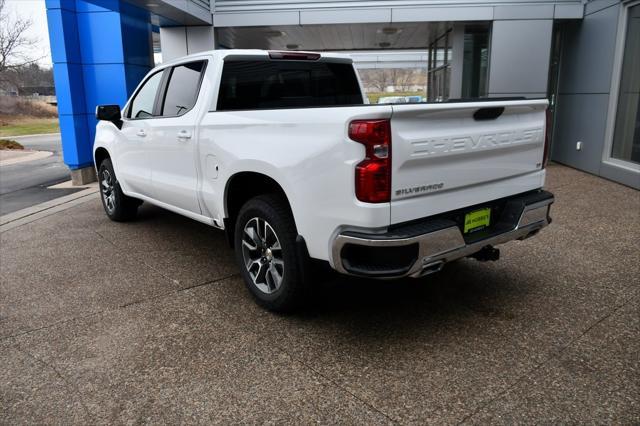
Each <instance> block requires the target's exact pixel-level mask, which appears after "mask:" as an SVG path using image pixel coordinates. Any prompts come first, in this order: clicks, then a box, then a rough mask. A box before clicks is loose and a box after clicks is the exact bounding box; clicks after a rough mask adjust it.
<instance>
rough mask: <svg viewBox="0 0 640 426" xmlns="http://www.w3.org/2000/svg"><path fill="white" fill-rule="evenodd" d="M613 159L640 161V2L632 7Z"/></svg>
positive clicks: (617, 109) (623, 64) (622, 73)
mask: <svg viewBox="0 0 640 426" xmlns="http://www.w3.org/2000/svg"><path fill="white" fill-rule="evenodd" d="M622 58H623V59H622V72H621V75H620V90H619V92H618V105H617V108H616V118H615V127H614V133H613V144H612V148H611V158H614V159H617V160H622V161H625V162H630V163H633V164H640V4H636V5H635V6H632V7H629V9H628V15H627V28H626V37H625V45H624V53H623V56H622Z"/></svg>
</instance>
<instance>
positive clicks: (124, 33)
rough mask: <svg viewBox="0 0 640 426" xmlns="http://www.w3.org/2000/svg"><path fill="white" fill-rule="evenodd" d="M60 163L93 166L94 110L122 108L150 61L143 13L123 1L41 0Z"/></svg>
mask: <svg viewBox="0 0 640 426" xmlns="http://www.w3.org/2000/svg"><path fill="white" fill-rule="evenodd" d="M46 6H47V20H48V23H49V38H50V42H51V52H52V59H53V62H54V64H53V74H54V80H55V85H56V94H57V96H58V115H59V119H60V132H61V134H62V151H63V158H64V162H65V164H67V166H69V168H71V169H77V168H82V167H87V166H91V165H92V164H93V158H92V157H93V153H92V151H93V141H94V138H95V127H96V124H97V123H96V119H95V117H94V114H95V108H96V106H97V105H100V104H118V105H120V106H121V107H122V106H124V104H125V102H126V100H127V98H128V97H129V95H130V94H131V92H132V91H133V90H134V89H135V87H136V86H137V84H138V83H139V81H140V80H141V79H142V77H144V75H145V74H146V73H147V72H148V71H149V69H150V68H151V67H152V64H153V53H152V44H151V43H152V41H151V24H150V19H149V14H148V12H146V11H144V10H142V9H139V8H136V7H135V6H132V5H130V4H129V3H125V2H124V1H123V0H46Z"/></svg>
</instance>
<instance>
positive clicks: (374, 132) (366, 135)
mask: <svg viewBox="0 0 640 426" xmlns="http://www.w3.org/2000/svg"><path fill="white" fill-rule="evenodd" d="M349 138H351V139H352V140H354V141H356V142H359V143H361V144H363V145H364V146H365V159H364V160H362V161H361V162H360V163H358V165H356V197H357V198H358V200H360V201H364V202H365V203H387V202H389V201H390V200H391V124H390V123H389V120H354V121H352V122H351V123H349Z"/></svg>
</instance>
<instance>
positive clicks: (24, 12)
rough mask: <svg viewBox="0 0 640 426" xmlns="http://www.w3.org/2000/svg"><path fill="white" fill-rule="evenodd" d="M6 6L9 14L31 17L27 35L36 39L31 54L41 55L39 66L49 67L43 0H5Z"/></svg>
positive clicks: (47, 35)
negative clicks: (31, 23)
mask: <svg viewBox="0 0 640 426" xmlns="http://www.w3.org/2000/svg"><path fill="white" fill-rule="evenodd" d="M6 8H7V11H8V12H9V14H13V15H17V16H19V17H21V18H31V21H32V22H33V25H32V26H31V28H30V29H29V32H28V36H29V37H30V38H36V39H37V40H38V42H37V43H36V45H35V46H33V47H32V48H31V53H32V56H33V57H34V58H39V57H42V59H40V60H39V61H38V64H39V65H40V66H45V67H51V49H50V48H49V32H48V29H47V13H46V9H45V5H44V0H7V3H6Z"/></svg>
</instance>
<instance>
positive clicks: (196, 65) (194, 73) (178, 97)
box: [161, 61, 205, 117]
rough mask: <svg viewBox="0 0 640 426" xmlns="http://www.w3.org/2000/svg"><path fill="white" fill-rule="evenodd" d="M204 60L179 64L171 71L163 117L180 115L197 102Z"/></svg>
mask: <svg viewBox="0 0 640 426" xmlns="http://www.w3.org/2000/svg"><path fill="white" fill-rule="evenodd" d="M204 64H205V63H204V61H200V62H191V63H188V64H182V65H178V66H176V67H174V68H173V70H172V71H171V76H170V77H169V84H168V86H167V93H166V95H165V98H164V103H163V105H162V111H161V115H162V116H163V117H178V116H181V115H183V114H185V113H186V112H187V111H189V110H190V109H191V108H193V106H194V105H195V104H196V100H197V99H198V91H199V90H200V80H201V75H202V72H203V71H204Z"/></svg>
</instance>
